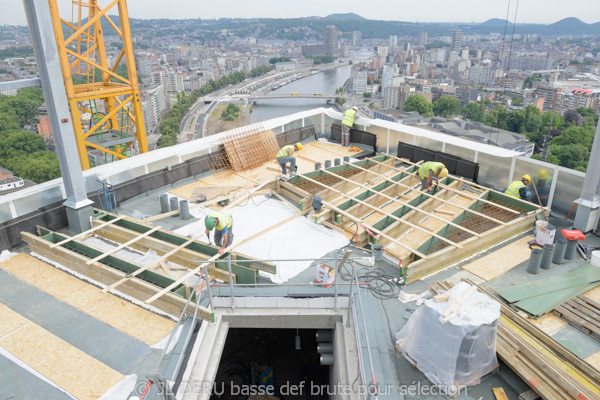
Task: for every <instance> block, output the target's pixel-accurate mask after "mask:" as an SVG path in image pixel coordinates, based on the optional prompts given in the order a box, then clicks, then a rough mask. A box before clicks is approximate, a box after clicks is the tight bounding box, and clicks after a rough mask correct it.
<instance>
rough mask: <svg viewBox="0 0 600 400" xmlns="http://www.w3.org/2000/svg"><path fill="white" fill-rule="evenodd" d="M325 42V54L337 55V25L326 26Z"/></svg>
mask: <svg viewBox="0 0 600 400" xmlns="http://www.w3.org/2000/svg"><path fill="white" fill-rule="evenodd" d="M323 37H324V44H325V54H327V55H330V56H336V55H337V45H338V31H337V28H336V27H335V25H329V26H328V27H327V28H325V33H324V34H323Z"/></svg>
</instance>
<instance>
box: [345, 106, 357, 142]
mask: <svg viewBox="0 0 600 400" xmlns="http://www.w3.org/2000/svg"><path fill="white" fill-rule="evenodd" d="M357 113H358V107H356V106H354V107H352V108H351V109H349V110H346V112H345V113H344V119H342V146H350V128H352V125H354V121H356V120H357V119H358V115H357Z"/></svg>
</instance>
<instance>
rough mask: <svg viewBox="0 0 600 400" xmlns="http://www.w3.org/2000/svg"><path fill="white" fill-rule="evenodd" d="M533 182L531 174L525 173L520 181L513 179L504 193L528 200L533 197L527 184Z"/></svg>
mask: <svg viewBox="0 0 600 400" xmlns="http://www.w3.org/2000/svg"><path fill="white" fill-rule="evenodd" d="M530 183H531V177H530V176H529V175H523V176H522V177H521V180H520V181H513V182H512V183H511V184H510V185H509V186H508V188H507V189H506V190H505V191H504V193H506V194H508V195H511V196H513V197H516V198H519V199H521V200H527V201H529V199H530V198H531V192H530V191H529V190H527V185H529V184H530Z"/></svg>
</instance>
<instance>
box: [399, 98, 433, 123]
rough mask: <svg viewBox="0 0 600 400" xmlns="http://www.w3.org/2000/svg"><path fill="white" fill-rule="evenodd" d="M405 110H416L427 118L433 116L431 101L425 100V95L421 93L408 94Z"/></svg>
mask: <svg viewBox="0 0 600 400" xmlns="http://www.w3.org/2000/svg"><path fill="white" fill-rule="evenodd" d="M403 110H404V111H407V112H408V111H416V112H418V113H419V114H421V115H422V116H423V117H425V118H429V117H432V116H433V113H432V112H431V111H432V105H431V103H429V102H427V100H425V97H424V96H422V95H420V94H413V95H410V96H408V98H407V99H406V101H405V102H404V108H403Z"/></svg>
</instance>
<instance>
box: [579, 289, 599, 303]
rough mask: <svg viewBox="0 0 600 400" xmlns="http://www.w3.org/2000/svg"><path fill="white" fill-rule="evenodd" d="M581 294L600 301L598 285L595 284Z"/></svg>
mask: <svg viewBox="0 0 600 400" xmlns="http://www.w3.org/2000/svg"><path fill="white" fill-rule="evenodd" d="M583 295H584V296H586V297H589V298H590V299H592V300H595V301H597V302H599V303H600V286H596V287H595V288H593V289H592V290H588V291H587V292H585V293H584V294H583Z"/></svg>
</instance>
